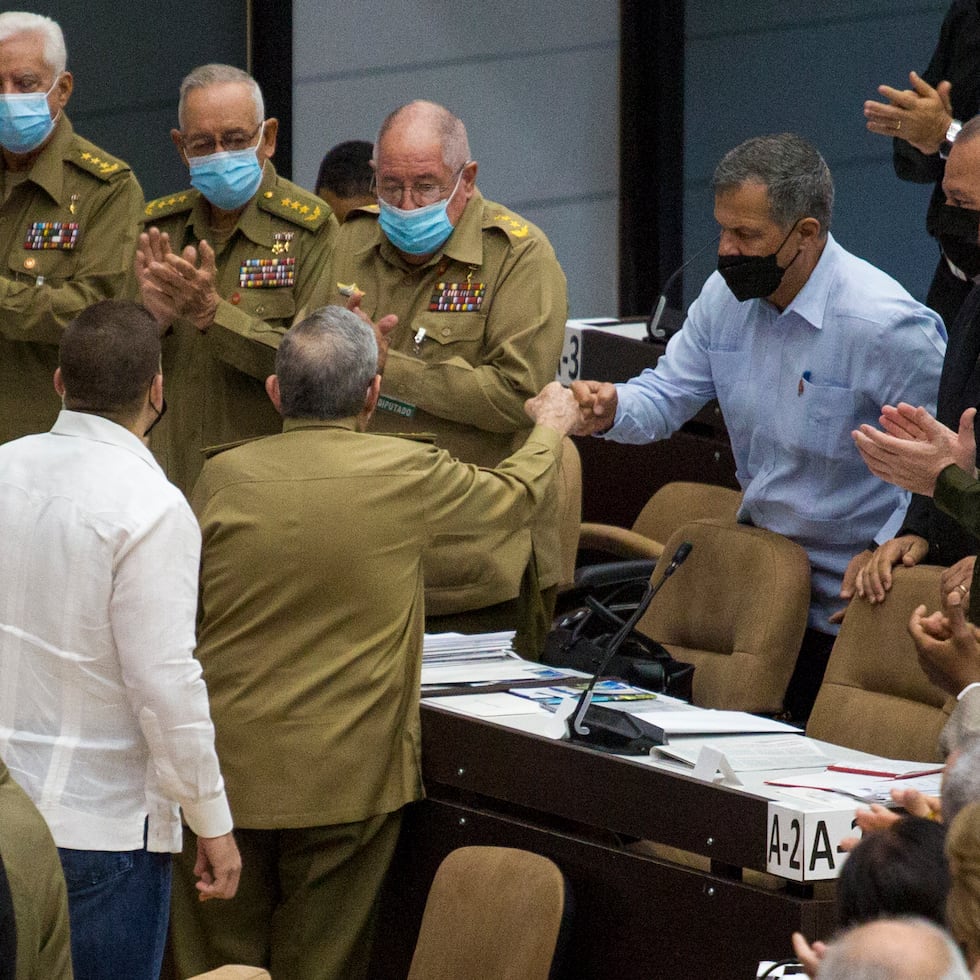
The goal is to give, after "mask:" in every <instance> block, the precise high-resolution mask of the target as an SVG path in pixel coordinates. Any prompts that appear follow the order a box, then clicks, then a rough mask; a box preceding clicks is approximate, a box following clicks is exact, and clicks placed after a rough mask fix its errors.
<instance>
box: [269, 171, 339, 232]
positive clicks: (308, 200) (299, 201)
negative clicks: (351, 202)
mask: <svg viewBox="0 0 980 980" xmlns="http://www.w3.org/2000/svg"><path fill="white" fill-rule="evenodd" d="M256 203H257V205H258V206H259V208H261V210H263V211H268V212H269V214H274V215H275V216H276V217H277V218H282V219H283V220H284V221H289V222H290V223H292V224H294V225H298V226H299V227H300V228H306V229H308V230H309V231H316V230H317V229H318V228H319V227H320V226H321V225H322V224H323V223H324V222H325V221H327V220H328V219H329V218H330V215H331V214H332V212H331V210H330V205H329V204H327V202H326V201H324V200H323V199H322V198H319V197H316V196H315V195H313V194H310V193H309V191H304V190H303V188H302V187H297V186H296V184H293V183H291V182H290V181H285V180H282V179H280V180H278V181H277V182H276V184H275V185H274V186H273V187H271V188H270V189H269V190H265V191H262V192H261V193H260V194H259V196H258V200H257V201H256Z"/></svg>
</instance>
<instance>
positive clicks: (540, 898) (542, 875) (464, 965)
mask: <svg viewBox="0 0 980 980" xmlns="http://www.w3.org/2000/svg"><path fill="white" fill-rule="evenodd" d="M564 914H565V880H564V877H563V876H562V873H561V871H560V870H559V869H558V867H557V865H555V864H554V863H553V862H552V861H550V860H549V859H548V858H546V857H542V856H541V855H540V854H533V853H531V852H530V851H521V850H516V849H514V848H510V847H461V848H458V849H457V850H455V851H453V852H452V853H450V854H449V855H448V856H447V857H446V858H445V859H444V860H443V862H442V864H440V865H439V870H438V871H437V872H436V876H435V879H434V880H433V882H432V888H431V889H430V891H429V897H428V899H427V900H426V903H425V912H424V913H423V916H422V927H421V929H420V931H419V938H418V942H417V943H416V946H415V955H414V956H413V957H412V965H411V969H410V970H409V973H408V980H489V978H493V980H548V975H549V973H550V971H551V965H552V961H553V959H554V956H555V949H556V946H557V944H558V937H559V932H560V930H561V925H562V919H563V916H564Z"/></svg>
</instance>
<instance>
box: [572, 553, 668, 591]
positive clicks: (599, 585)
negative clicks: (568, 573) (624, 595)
mask: <svg viewBox="0 0 980 980" xmlns="http://www.w3.org/2000/svg"><path fill="white" fill-rule="evenodd" d="M656 567H657V562H656V561H655V560H654V559H652V558H649V559H647V558H642V559H636V560H633V561H611V562H604V563H603V564H601V565H583V566H582V567H581V568H577V569H575V589H576V590H583V591H586V590H587V591H593V590H595V589H604V588H608V587H609V586H614V585H622V584H625V583H628V582H642V583H643V584H644V585H645V584H646V583H647V582H648V581H649V580H650V576H651V575H652V574H653V570H654V568H656Z"/></svg>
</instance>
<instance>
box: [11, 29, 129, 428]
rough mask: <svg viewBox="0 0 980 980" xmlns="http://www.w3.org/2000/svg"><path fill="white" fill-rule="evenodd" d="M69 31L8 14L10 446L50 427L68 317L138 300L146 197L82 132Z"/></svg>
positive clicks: (120, 166) (122, 166)
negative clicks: (123, 299) (136, 256)
mask: <svg viewBox="0 0 980 980" xmlns="http://www.w3.org/2000/svg"><path fill="white" fill-rule="evenodd" d="M65 63H66V54H65V41H64V37H63V36H62V33H61V28H60V27H59V26H58V25H57V24H56V23H55V22H54V21H53V20H50V19H49V18H47V17H41V16H39V15H38V14H31V13H20V12H16V11H8V12H6V13H2V14H0V150H2V155H0V257H2V260H3V267H2V271H0V442H5V441H7V440H8V439H14V438H17V437H18V436H22V435H27V434H28V433H31V432H38V431H41V430H44V429H47V428H49V427H50V426H51V424H52V423H53V422H54V419H55V416H56V415H57V414H58V408H59V404H58V398H57V396H56V395H55V393H54V390H53V389H52V387H51V377H52V375H53V374H54V369H55V367H57V363H58V341H59V340H60V339H61V332H62V330H63V329H64V328H65V326H66V325H67V324H68V322H69V321H70V320H71V319H72V318H73V317H75V316H76V315H77V314H78V313H80V312H81V311H82V310H83V309H85V307H87V306H89V305H90V304H91V303H94V302H96V301H97V300H100V299H107V298H110V297H118V296H122V295H126V294H128V293H131V292H132V291H133V289H134V283H133V279H132V266H133V252H134V249H135V247H136V235H137V232H138V229H139V211H140V205H141V204H142V201H143V194H142V191H141V190H140V187H139V184H138V183H137V181H136V178H135V177H134V176H133V174H132V172H131V171H130V169H129V167H128V166H127V165H126V164H125V163H123V162H122V161H121V160H117V159H116V158H115V157H112V156H109V154H107V153H105V152H104V151H103V150H100V149H99V148H98V147H97V146H95V145H94V144H92V143H89V142H88V141H87V140H84V139H82V138H81V137H80V136H77V135H76V134H75V132H74V130H73V129H72V126H71V123H70V122H69V121H68V117H67V116H66V115H65V112H64V109H65V106H66V105H67V104H68V100H69V98H70V97H71V93H72V86H73V80H72V76H71V72H68V71H65Z"/></svg>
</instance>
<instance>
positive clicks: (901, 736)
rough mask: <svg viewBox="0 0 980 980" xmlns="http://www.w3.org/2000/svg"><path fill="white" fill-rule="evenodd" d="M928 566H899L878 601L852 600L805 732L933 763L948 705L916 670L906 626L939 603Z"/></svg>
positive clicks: (935, 574)
mask: <svg viewBox="0 0 980 980" xmlns="http://www.w3.org/2000/svg"><path fill="white" fill-rule="evenodd" d="M942 571H943V569H941V568H939V567H937V566H935V565H916V566H914V567H913V568H904V567H902V566H899V567H897V568H896V569H895V571H894V574H893V576H892V587H891V591H890V592H889V593H888V595H887V596H886V597H885V601H884V602H881V603H878V604H876V605H873V606H872V605H870V604H869V603H867V602H865V601H864V600H863V599H853V600H852V601H851V604H850V606H848V609H847V615H846V616H845V617H844V622H843V624H842V625H841V630H840V634H839V635H838V637H837V640H836V641H835V643H834V649H833V650H832V651H831V654H830V662H829V663H828V664H827V672H826V674H825V675H824V679H823V684H822V685H821V687H820V693H819V694H818V695H817V700H816V703H815V704H814V706H813V712H812V713H811V714H810V720H809V723H808V724H807V728H806V732H807V735H810V736H812V737H813V738H819V739H823V740H824V741H826V742H834V743H836V744H837V745H846V746H848V747H849V748H853V749H860V750H861V751H863V752H871V753H873V754H875V755H883V756H886V757H887V758H890V759H912V760H916V761H922V762H939V761H941V759H942V756H941V754H940V751H939V744H938V742H939V732H940V730H941V729H942V727H943V725H944V724H945V723H946V719H947V718H948V717H949V714H950V712H951V711H952V707H953V704H954V702H953V701H952V700H951V699H948V698H947V696H946V695H945V694H944V693H943V692H942V691H941V690H940V689H939V688H938V687H935V686H934V685H933V684H932V683H931V682H930V681H929V680H928V679H927V678H926V676H925V674H924V673H923V672H922V670H921V668H920V667H919V663H918V659H917V656H916V652H915V644H914V643H913V642H912V638H911V636H910V635H909V632H908V628H907V627H908V621H909V617H910V616H911V615H912V611H913V610H914V609H915V607H916V606H918V605H923V604H924V605H925V606H926V607H927V608H928V609H930V610H932V609H935V608H937V606H938V605H939V577H940V575H941V574H942Z"/></svg>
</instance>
